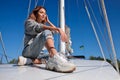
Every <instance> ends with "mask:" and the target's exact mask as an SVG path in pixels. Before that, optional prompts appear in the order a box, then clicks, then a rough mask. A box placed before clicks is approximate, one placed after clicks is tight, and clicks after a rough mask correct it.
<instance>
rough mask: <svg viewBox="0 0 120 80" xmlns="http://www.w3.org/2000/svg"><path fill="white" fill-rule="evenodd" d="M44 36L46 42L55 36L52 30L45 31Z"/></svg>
mask: <svg viewBox="0 0 120 80" xmlns="http://www.w3.org/2000/svg"><path fill="white" fill-rule="evenodd" d="M43 35H44V37H45V39H46V40H47V39H49V38H51V39H53V34H52V32H51V31H50V30H45V31H44V32H43Z"/></svg>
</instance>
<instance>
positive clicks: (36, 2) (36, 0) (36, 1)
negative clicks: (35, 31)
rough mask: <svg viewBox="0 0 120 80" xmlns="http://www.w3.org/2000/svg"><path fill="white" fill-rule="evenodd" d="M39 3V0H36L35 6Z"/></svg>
mask: <svg viewBox="0 0 120 80" xmlns="http://www.w3.org/2000/svg"><path fill="white" fill-rule="evenodd" d="M37 4H38V0H35V8H36V6H37Z"/></svg>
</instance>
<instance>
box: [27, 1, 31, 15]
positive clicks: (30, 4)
mask: <svg viewBox="0 0 120 80" xmlns="http://www.w3.org/2000/svg"><path fill="white" fill-rule="evenodd" d="M30 6H31V0H29V6H28V14H27V17H28V16H29V13H30Z"/></svg>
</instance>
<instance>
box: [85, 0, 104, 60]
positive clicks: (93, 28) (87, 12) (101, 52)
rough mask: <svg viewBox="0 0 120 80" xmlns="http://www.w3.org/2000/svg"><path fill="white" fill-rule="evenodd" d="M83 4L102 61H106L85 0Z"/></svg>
mask: <svg viewBox="0 0 120 80" xmlns="http://www.w3.org/2000/svg"><path fill="white" fill-rule="evenodd" d="M84 4H85V9H86V12H87V15H88V18H89V20H90V23H91V25H92V29H93V31H94V34H95V36H96V39H97V42H98V45H99V47H100V51H101V53H102V56H103V58H104V61H106V58H105V55H104V52H103V49H102V46H101V43H100V41H99V37H98V35H97V32H96V29H95V27H94V24H93V21H92V19H91V16H90V13H89V11H88V8H87V4H86V1H85V0H84Z"/></svg>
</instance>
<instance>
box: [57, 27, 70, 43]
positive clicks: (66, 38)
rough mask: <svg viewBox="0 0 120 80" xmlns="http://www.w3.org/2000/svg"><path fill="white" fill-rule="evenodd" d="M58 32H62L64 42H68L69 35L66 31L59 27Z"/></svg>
mask: <svg viewBox="0 0 120 80" xmlns="http://www.w3.org/2000/svg"><path fill="white" fill-rule="evenodd" d="M58 32H59V33H60V36H61V40H62V41H63V42H68V37H67V35H66V33H65V32H64V31H63V30H62V29H60V28H58Z"/></svg>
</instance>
